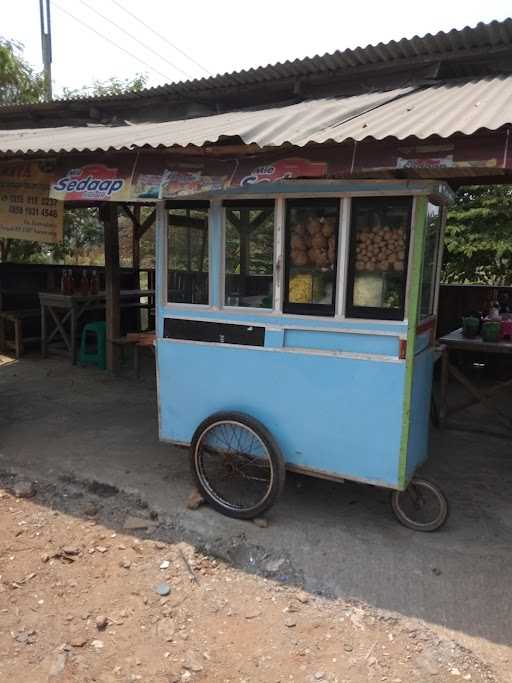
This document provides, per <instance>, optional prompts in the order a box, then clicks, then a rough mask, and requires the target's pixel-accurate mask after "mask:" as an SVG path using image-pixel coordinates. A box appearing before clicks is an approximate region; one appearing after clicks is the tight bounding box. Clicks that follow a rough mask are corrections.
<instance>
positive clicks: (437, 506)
mask: <svg viewBox="0 0 512 683" xmlns="http://www.w3.org/2000/svg"><path fill="white" fill-rule="evenodd" d="M391 507H392V508H393V512H394V513H395V515H396V517H397V518H398V521H399V522H400V523H401V524H403V525H404V526H406V527H409V529H414V531H435V530H436V529H439V528H440V527H442V526H443V524H444V523H445V522H446V520H447V519H448V512H449V509H448V501H447V500H446V498H445V495H444V493H443V492H442V491H441V489H440V488H439V487H438V486H436V485H435V484H433V483H432V482H431V481H428V480H427V479H416V478H415V479H413V480H412V481H411V483H410V484H409V486H408V487H407V488H406V489H405V491H393V493H392V494H391Z"/></svg>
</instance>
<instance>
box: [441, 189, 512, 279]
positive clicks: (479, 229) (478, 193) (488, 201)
mask: <svg viewBox="0 0 512 683" xmlns="http://www.w3.org/2000/svg"><path fill="white" fill-rule="evenodd" d="M443 282H450V283H475V284H476V283H479V284H489V285H505V284H512V186H511V185H475V186H472V187H471V186H467V187H461V188H460V189H459V191H458V192H457V198H456V201H455V205H454V206H453V207H452V208H451V209H450V211H449V212H448V217H447V222H446V233H445V252H444V262H443Z"/></svg>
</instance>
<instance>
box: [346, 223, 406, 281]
mask: <svg viewBox="0 0 512 683" xmlns="http://www.w3.org/2000/svg"><path fill="white" fill-rule="evenodd" d="M404 259H405V233H404V230H402V229H401V228H389V227H373V228H369V229H367V230H358V232H357V241H356V270H357V271H364V270H367V271H381V272H386V271H393V270H395V271H403V269H404Z"/></svg>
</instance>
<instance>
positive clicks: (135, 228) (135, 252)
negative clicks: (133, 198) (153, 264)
mask: <svg viewBox="0 0 512 683" xmlns="http://www.w3.org/2000/svg"><path fill="white" fill-rule="evenodd" d="M133 215H134V216H135V221H132V268H136V269H137V270H138V269H139V268H140V236H139V226H140V206H134V207H133ZM136 289H140V282H138V281H137V287H136Z"/></svg>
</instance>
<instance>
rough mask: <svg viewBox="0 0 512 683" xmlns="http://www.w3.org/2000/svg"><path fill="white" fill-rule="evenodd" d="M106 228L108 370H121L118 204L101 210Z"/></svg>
mask: <svg viewBox="0 0 512 683" xmlns="http://www.w3.org/2000/svg"><path fill="white" fill-rule="evenodd" d="M101 217H102V220H103V226H104V236H105V240H104V245H105V246H104V248H105V295H106V315H105V317H106V323H107V369H108V370H110V371H111V372H114V373H115V372H117V371H118V370H119V346H118V345H117V344H115V343H114V341H113V340H115V339H118V338H119V336H120V334H121V312H120V311H121V309H120V279H121V273H120V269H119V225H118V215H117V204H111V205H109V206H106V207H102V209H101Z"/></svg>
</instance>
